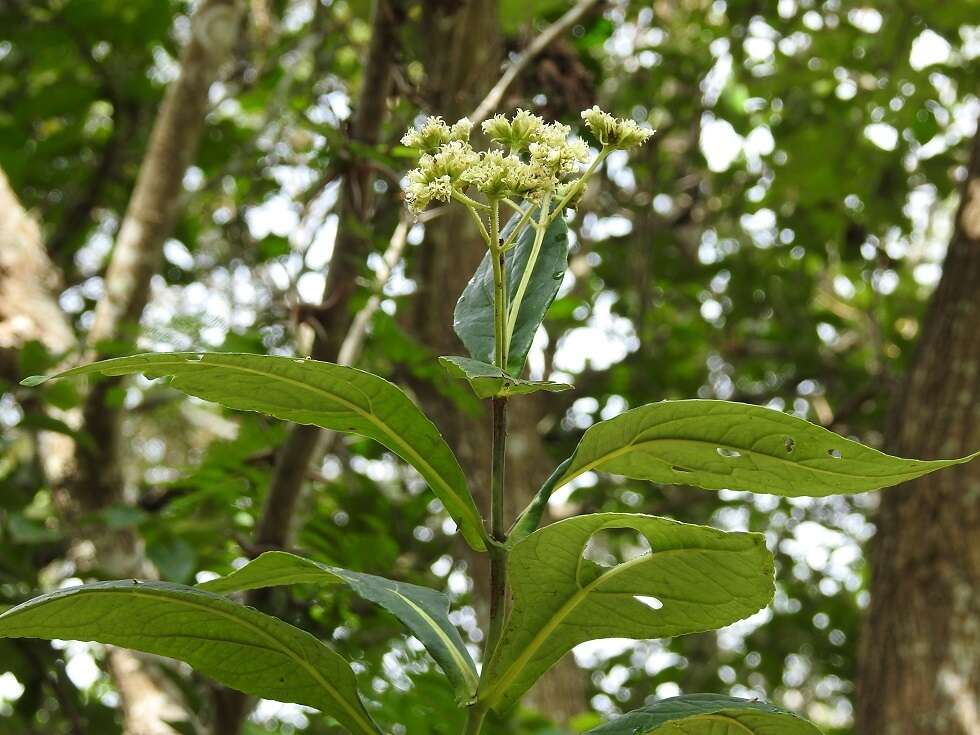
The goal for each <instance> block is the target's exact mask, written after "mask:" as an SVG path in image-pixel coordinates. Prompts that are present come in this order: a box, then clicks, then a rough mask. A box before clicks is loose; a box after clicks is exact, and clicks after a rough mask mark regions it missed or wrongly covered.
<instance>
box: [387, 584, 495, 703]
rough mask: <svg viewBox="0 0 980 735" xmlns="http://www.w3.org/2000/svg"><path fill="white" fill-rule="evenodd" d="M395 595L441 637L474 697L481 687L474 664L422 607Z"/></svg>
mask: <svg viewBox="0 0 980 735" xmlns="http://www.w3.org/2000/svg"><path fill="white" fill-rule="evenodd" d="M391 593H392V594H393V595H396V596H397V597H399V598H400V599H401V600H402V601H403V602H404V603H405V604H406V605H408V606H409V607H410V608H412V610H414V611H415V612H416V613H417V614H418V616H419V617H420V618H422V620H423V621H424V622H425V623H426V624H427V625H428V626H429V627H430V628H432V630H434V631H435V633H436V635H437V636H439V640H441V641H442V643H443V645H444V646H445V647H446V648H447V649H448V650H449V655H450V656H452V659H453V661H455V663H456V666H457V668H458V669H459V670H460V672H461V673H462V674H463V678H464V679H465V680H466V685H467V693H468V694H470V695H472V693H473V692H475V691H476V688H477V686H478V685H479V683H480V682H479V680H478V679H477V678H476V672H474V671H473V668H472V664H471V663H470V662H469V661H467V660H466V659H464V658H463V656H462V655H461V654H460V652H459V650H458V649H457V648H456V645H455V644H454V643H453V641H452V639H450V637H449V636H448V635H446V631H444V630H443V629H442V628H441V627H440V626H439V624H438V623H436V621H435V620H434V619H433V618H432V617H431V616H430V615H429V614H428V613H427V612H425V610H423V609H422V608H421V607H419V606H418V605H416V604H415V603H414V602H412V601H411V600H410V599H409V598H407V597H405V595H403V594H402V593H401V592H399V591H398V590H394V589H393V590H391ZM447 673H448V672H447Z"/></svg>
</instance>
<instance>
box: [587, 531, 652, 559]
mask: <svg viewBox="0 0 980 735" xmlns="http://www.w3.org/2000/svg"><path fill="white" fill-rule="evenodd" d="M649 553H650V542H649V541H647V539H646V536H644V535H643V534H641V533H639V532H637V531H635V530H633V529H632V528H604V529H602V530H601V531H598V532H596V533H595V534H593V535H592V538H590V539H589V540H588V543H586V545H585V549H584V550H583V551H582V558H583V559H587V560H588V561H591V562H595V563H596V564H598V565H600V566H603V567H614V566H616V565H617V564H622V563H623V562H627V561H632V560H633V559H636V558H637V557H638V556H643V555H644V554H649Z"/></svg>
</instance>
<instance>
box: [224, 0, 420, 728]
mask: <svg viewBox="0 0 980 735" xmlns="http://www.w3.org/2000/svg"><path fill="white" fill-rule="evenodd" d="M404 5H405V4H404V2H403V0H378V2H377V3H376V5H375V8H374V18H373V21H372V35H371V45H370V48H369V49H368V55H367V59H366V60H365V63H364V76H363V78H362V80H361V92H360V95H359V96H358V99H357V105H356V109H355V111H354V119H353V121H352V123H351V128H350V138H351V139H352V140H355V141H357V142H359V143H362V144H366V145H374V144H376V143H378V142H379V141H380V139H381V134H382V130H383V125H384V121H385V119H386V117H387V104H388V96H389V92H390V89H391V83H392V78H393V75H394V71H395V66H396V63H397V59H398V55H399V53H400V48H401V45H400V43H399V34H400V32H401V28H402V24H403V23H404V21H405V7H404ZM373 184H374V174H373V172H372V169H371V167H370V166H368V165H365V163H364V162H362V161H357V160H354V161H352V162H351V163H350V167H349V169H348V170H347V171H346V172H345V176H344V178H343V180H342V182H341V186H340V195H339V207H338V215H339V218H340V220H339V223H338V228H337V242H336V245H335V246H334V255H333V257H332V258H331V260H330V266H329V270H328V271H327V278H326V283H325V285H324V291H323V299H322V301H321V304H320V307H319V309H317V310H316V312H315V313H313V314H311V316H310V323H311V326H312V327H313V330H314V335H315V336H314V339H313V345H312V349H311V354H312V356H313V357H314V358H316V359H317V360H327V361H333V360H337V359H338V355H339V353H340V349H341V346H342V345H343V342H344V338H345V337H346V335H347V332H348V330H349V329H350V326H351V323H352V322H353V319H354V314H353V312H352V311H351V308H350V301H351V297H352V296H353V295H354V293H355V292H356V288H357V286H356V284H357V279H358V276H359V275H360V274H361V271H362V269H363V267H364V264H365V261H366V259H367V256H368V254H369V253H370V252H371V248H372V247H373V244H374V241H373V239H372V238H371V237H370V236H369V235H368V234H367V232H366V230H365V223H367V222H369V221H370V219H371V211H372V208H373V202H374V197H373V193H372V192H373ZM323 436H324V432H322V431H321V430H320V428H319V427H316V426H307V425H301V424H296V425H294V426H292V428H291V429H290V431H289V434H288V435H287V437H286V440H285V442H284V443H283V446H282V447H281V448H280V449H279V452H278V454H277V457H276V465H275V469H274V471H273V476H272V480H271V482H270V485H269V492H268V494H267V495H266V499H265V503H264V505H263V508H262V513H261V515H260V517H259V522H258V526H257V528H256V534H255V539H254V543H255V546H256V548H279V547H283V546H287V545H288V544H289V542H290V539H291V538H292V533H293V526H294V525H295V518H296V511H297V507H298V505H299V503H300V500H301V497H302V491H303V486H304V478H305V477H306V474H307V470H308V468H309V466H310V461H311V460H312V458H313V457H314V455H316V454H317V450H318V446H319V444H320V442H321V440H322V438H323ZM246 602H247V603H248V604H250V605H254V606H256V607H264V606H266V604H267V603H268V596H267V593H266V592H265V591H262V590H258V591H255V592H252V593H250V594H248V595H247V596H246ZM212 699H213V702H214V726H213V732H214V734H215V735H237V734H238V733H240V732H241V730H242V726H243V725H244V722H245V718H246V717H247V716H248V713H249V712H250V711H251V709H252V704H253V703H252V701H251V700H250V698H249V697H247V696H245V695H244V694H242V693H241V692H237V691H234V690H232V689H226V688H215V690H214V693H213V697H212Z"/></svg>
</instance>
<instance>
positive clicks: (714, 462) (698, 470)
mask: <svg viewBox="0 0 980 735" xmlns="http://www.w3.org/2000/svg"><path fill="white" fill-rule="evenodd" d="M978 455H980V453H978V454H973V455H971V456H969V457H963V458H962V459H938V460H934V461H929V462H923V461H920V460H916V459H901V458H899V457H892V456H890V455H888V454H884V453H882V452H879V451H878V450H876V449H871V448H870V447H866V446H864V445H863V444H858V443H857V442H853V441H851V440H850V439H845V438H844V437H842V436H840V435H838V434H835V433H833V432H832V431H827V429H824V428H822V427H820V426H817V425H815V424H811V423H809V422H808V421H804V420H803V419H798V418H796V417H795V416H790V415H788V414H785V413H781V412H779V411H773V410H771V409H768V408H763V407H761V406H751V405H748V404H745V403H732V402H729V401H702V400H691V401H664V402H662V403H651V404H649V405H647V406H640V407H639V408H635V409H633V410H631V411H626V412H625V413H622V414H620V415H619V416H617V417H616V418H614V419H610V420H609V421H603V422H601V423H598V424H595V425H594V426H592V427H591V428H590V429H589V430H588V431H586V432H585V435H584V436H583V437H582V441H581V442H579V445H578V447H577V448H576V449H575V453H574V454H573V455H572V462H571V464H570V465H569V466H568V469H567V470H566V471H565V473H564V475H563V476H562V477H561V479H560V480H559V481H558V482H557V483H556V484H555V487H556V488H557V487H560V486H561V485H564V484H565V483H567V482H569V481H570V480H572V479H574V478H576V477H578V476H579V475H581V474H582V473H584V472H588V471H589V470H600V471H602V472H611V473H613V474H617V475H624V476H626V477H632V478H634V479H637V480H651V481H653V482H663V483H676V484H680V485H696V486H698V487H703V488H707V489H709V490H721V489H726V488H727V489H731V490H750V491H752V492H757V493H772V494H774V495H786V496H791V497H795V496H801V495H811V496H816V497H822V496H825V495H835V494H839V493H859V492H864V491H866V490H877V489H879V488H883V487H888V486H890V485H897V484H899V483H901V482H905V481H906V480H912V479H914V478H916V477H919V476H921V475H925V474H928V473H929V472H935V471H936V470H941V469H943V468H944V467H949V466H951V465H955V464H960V463H962V462H968V461H969V460H971V459H973V458H974V457H977V456H978Z"/></svg>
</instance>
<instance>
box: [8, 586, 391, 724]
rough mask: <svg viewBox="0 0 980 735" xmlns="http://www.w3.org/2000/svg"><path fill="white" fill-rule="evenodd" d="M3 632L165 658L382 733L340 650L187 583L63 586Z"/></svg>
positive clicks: (21, 612)
mask: <svg viewBox="0 0 980 735" xmlns="http://www.w3.org/2000/svg"><path fill="white" fill-rule="evenodd" d="M0 638H45V639H47V640H53V639H66V640H80V641H96V642H98V643H107V644H111V645H115V646H123V647H125V648H133V649H135V650H137V651H145V652H147V653H154V654H157V655H160V656H168V657H170V658H175V659H178V660H180V661H185V662H187V663H188V664H190V665H191V666H192V667H194V668H195V669H196V670H197V671H200V672H201V673H202V674H205V675H207V676H210V677H212V678H213V679H216V680H217V681H219V682H221V683H222V684H226V685H227V686H230V687H232V688H234V689H239V690H241V691H243V692H245V693H247V694H251V695H254V696H256V697H264V698H266V699H275V700H278V701H280V702H295V703H297V704H305V705H308V706H310V707H316V708H317V709H319V710H320V711H322V712H324V713H326V714H328V715H331V716H332V717H335V718H336V719H337V720H338V721H339V722H340V723H341V724H343V725H344V727H346V728H347V729H348V730H350V731H351V732H352V733H359V734H360V733H371V734H375V733H379V732H380V730H379V729H378V727H377V726H376V725H375V724H374V723H373V722H372V720H371V717H370V715H368V713H367V711H366V710H365V709H364V705H363V704H362V702H361V700H360V697H359V696H358V694H357V682H356V681H355V679H354V672H353V671H351V669H350V666H348V665H347V662H346V661H345V660H344V659H343V658H341V657H340V656H339V655H338V654H336V653H335V652H334V651H332V650H331V649H330V648H328V647H327V646H325V645H324V644H323V643H321V642H320V641H318V640H317V639H316V638H315V637H313V636H312V635H310V634H309V633H307V632H305V631H302V630H300V629H299V628H294V627H293V626H292V625H289V624H287V623H284V622H283V621H281V620H278V619H276V618H273V617H270V616H268V615H265V614H263V613H260V612H258V611H257V610H253V609H252V608H249V607H245V606H243V605H238V604H236V603H234V602H231V601H230V600H227V599H225V598H224V597H221V596H220V595H215V594H211V593H210V592H204V591H201V590H197V589H194V588H193V587H185V586H183V585H178V584H169V583H166V582H138V581H135V580H127V581H120V582H99V583H96V584H89V585H81V586H78V587H70V588H67V589H63V590H59V591H58V592H52V593H51V594H47V595H42V596H41V597H36V598H34V599H33V600H29V601H28V602H25V603H24V604H22V605H19V606H18V607H15V608H13V609H11V610H8V611H7V612H5V613H3V614H2V615H0Z"/></svg>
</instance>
